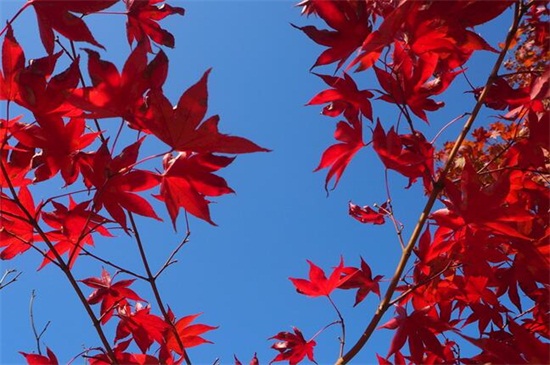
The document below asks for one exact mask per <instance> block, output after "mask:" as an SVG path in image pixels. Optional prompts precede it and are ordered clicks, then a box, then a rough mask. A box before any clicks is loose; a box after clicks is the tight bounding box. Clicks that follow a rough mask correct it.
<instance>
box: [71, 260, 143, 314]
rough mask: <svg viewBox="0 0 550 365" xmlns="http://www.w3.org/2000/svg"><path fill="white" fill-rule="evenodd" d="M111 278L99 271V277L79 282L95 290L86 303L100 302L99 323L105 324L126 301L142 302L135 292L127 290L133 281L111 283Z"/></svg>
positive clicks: (107, 273) (106, 273) (103, 270)
mask: <svg viewBox="0 0 550 365" xmlns="http://www.w3.org/2000/svg"><path fill="white" fill-rule="evenodd" d="M112 279H113V278H112V277H111V275H110V274H109V272H107V270H105V269H102V270H101V277H99V278H87V279H84V280H81V281H82V282H83V283H84V284H86V285H87V286H89V287H90V288H94V289H95V290H94V291H93V292H92V294H90V295H89V296H88V303H90V304H97V303H99V302H101V309H100V314H101V317H100V318H101V323H103V324H105V323H107V322H108V321H109V319H111V317H112V316H113V313H114V310H115V309H118V308H122V307H125V306H126V305H127V304H128V300H135V301H144V300H143V299H142V298H140V296H139V295H137V294H136V292H135V291H133V290H132V289H130V288H128V287H129V286H130V285H131V284H132V283H133V282H134V281H135V279H131V280H120V281H117V282H116V283H113V282H112Z"/></svg>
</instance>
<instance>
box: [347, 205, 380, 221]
mask: <svg viewBox="0 0 550 365" xmlns="http://www.w3.org/2000/svg"><path fill="white" fill-rule="evenodd" d="M386 206H387V203H384V204H382V205H381V206H380V207H379V208H378V212H376V211H374V209H372V208H371V207H369V206H368V205H365V206H364V207H360V206H358V205H355V204H353V203H352V202H349V203H348V212H349V215H351V216H352V217H353V218H355V219H356V220H358V221H359V222H361V223H372V224H384V223H385V219H384V216H386V215H388V211H387V210H386Z"/></svg>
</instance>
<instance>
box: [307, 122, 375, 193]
mask: <svg viewBox="0 0 550 365" xmlns="http://www.w3.org/2000/svg"><path fill="white" fill-rule="evenodd" d="M334 138H336V140H337V141H340V142H341V143H336V144H333V145H332V146H330V147H329V148H327V149H326V150H325V152H323V155H322V156H321V161H320V162H319V166H317V168H316V169H315V170H314V171H319V170H321V169H324V168H328V167H330V168H329V170H328V173H327V177H326V178H325V190H327V191H328V183H329V182H330V180H331V179H332V178H333V177H334V179H335V180H334V186H333V188H332V189H334V188H336V185H338V181H340V177H342V174H343V173H344V170H345V169H346V167H347V166H348V164H349V163H350V162H351V159H352V158H353V156H355V154H356V153H357V152H358V151H359V150H360V149H361V148H363V147H364V146H365V143H364V142H363V125H362V124H361V122H360V121H359V120H358V119H357V118H355V117H354V118H352V119H351V120H350V122H348V123H346V122H344V121H340V122H338V124H337V125H336V131H335V132H334Z"/></svg>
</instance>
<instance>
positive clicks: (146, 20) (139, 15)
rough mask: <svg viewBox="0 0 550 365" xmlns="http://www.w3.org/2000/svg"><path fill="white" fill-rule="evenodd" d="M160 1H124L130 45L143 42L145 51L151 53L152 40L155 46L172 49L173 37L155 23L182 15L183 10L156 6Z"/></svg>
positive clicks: (163, 5)
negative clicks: (171, 16) (172, 16)
mask: <svg viewBox="0 0 550 365" xmlns="http://www.w3.org/2000/svg"><path fill="white" fill-rule="evenodd" d="M162 1H163V0H124V3H125V4H126V9H127V15H128V21H127V22H126V33H127V36H128V43H129V44H130V45H132V43H133V42H134V40H135V41H136V42H137V43H140V42H143V43H144V44H145V48H146V49H147V51H148V52H152V50H151V41H150V40H152V41H153V42H155V43H157V44H161V45H163V46H167V47H170V48H174V45H175V41H174V36H173V35H172V34H171V33H170V32H168V31H167V30H165V29H162V28H161V27H160V26H159V25H158V23H157V21H159V20H162V19H164V18H166V17H167V16H169V15H173V14H179V15H184V14H185V10H184V9H183V8H180V7H173V6H170V5H168V4H161V5H156V4H158V3H160V2H162Z"/></svg>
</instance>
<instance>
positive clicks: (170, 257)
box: [153, 231, 191, 279]
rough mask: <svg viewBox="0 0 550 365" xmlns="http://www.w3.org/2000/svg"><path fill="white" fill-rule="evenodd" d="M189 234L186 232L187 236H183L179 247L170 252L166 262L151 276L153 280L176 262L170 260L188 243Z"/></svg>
mask: <svg viewBox="0 0 550 365" xmlns="http://www.w3.org/2000/svg"><path fill="white" fill-rule="evenodd" d="M190 234H191V232H189V231H187V234H186V235H185V237H184V238H183V240H181V242H180V243H179V245H178V246H177V247H176V248H175V249H174V251H172V253H171V254H170V256H168V259H166V262H165V263H164V265H162V267H161V268H160V269H159V271H158V272H157V273H156V274H155V275H154V276H153V277H154V278H155V279H157V278H158V277H159V276H160V274H162V272H163V271H164V270H166V268H167V267H168V266H170V265H172V264H173V263H175V262H177V261H176V260H174V261H172V259H173V258H174V256H176V254H177V253H178V252H179V250H180V249H181V248H182V247H183V246H184V245H185V244H186V243H187V242H189V235H190Z"/></svg>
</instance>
